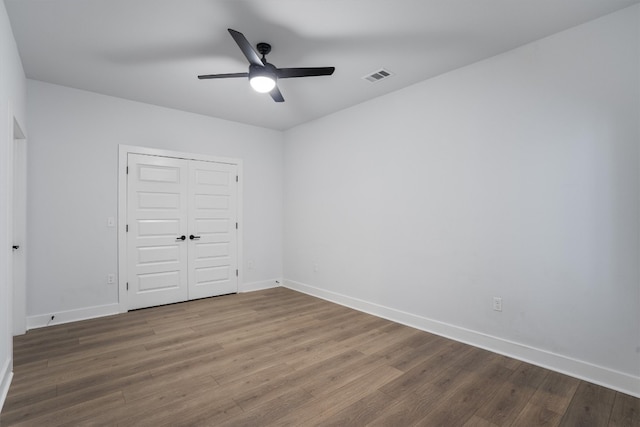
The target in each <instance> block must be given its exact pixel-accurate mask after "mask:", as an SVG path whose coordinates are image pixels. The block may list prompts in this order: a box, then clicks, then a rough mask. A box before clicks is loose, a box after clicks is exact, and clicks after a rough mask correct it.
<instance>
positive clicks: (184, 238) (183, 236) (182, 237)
mask: <svg viewBox="0 0 640 427" xmlns="http://www.w3.org/2000/svg"><path fill="white" fill-rule="evenodd" d="M186 239H187V236H185V235H184V234H183V235H182V236H180V237H176V240H186Z"/></svg>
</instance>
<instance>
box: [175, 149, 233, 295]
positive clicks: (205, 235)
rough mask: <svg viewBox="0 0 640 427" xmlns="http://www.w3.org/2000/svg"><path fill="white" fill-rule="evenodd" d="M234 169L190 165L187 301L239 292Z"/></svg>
mask: <svg viewBox="0 0 640 427" xmlns="http://www.w3.org/2000/svg"><path fill="white" fill-rule="evenodd" d="M237 188H238V184H237V166H236V165H231V164H224V163H212V162H204V161H196V160H192V161H190V162H189V189H188V194H189V196H188V200H189V210H188V218H189V219H188V223H189V226H188V228H189V235H188V236H187V238H188V245H189V255H188V257H189V299H196V298H204V297H209V296H214V295H223V294H229V293H234V292H237V291H238V276H237V274H238V273H237V269H238V255H237V245H238V239H237V228H236V227H237V221H238V219H237V216H238V209H237V204H238V200H237V198H238V191H237Z"/></svg>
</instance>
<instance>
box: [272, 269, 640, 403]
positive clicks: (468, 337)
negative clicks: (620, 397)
mask: <svg viewBox="0 0 640 427" xmlns="http://www.w3.org/2000/svg"><path fill="white" fill-rule="evenodd" d="M282 286H284V287H286V288H289V289H293V290H296V291H299V292H302V293H305V294H308V295H312V296H315V297H318V298H322V299H325V300H327V301H331V302H334V303H336V304H340V305H343V306H346V307H349V308H353V309H355V310H358V311H362V312H365V313H368V314H372V315H374V316H378V317H382V318H384V319H388V320H391V321H394V322H397V323H401V324H403V325H407V326H410V327H412V328H416V329H420V330H423V331H426V332H430V333H433V334H436V335H440V336H443V337H446V338H450V339H452V340H455V341H460V342H463V343H465V344H469V345H473V346H474V347H479V348H482V349H485V350H489V351H492V352H494V353H499V354H502V355H505V356H508V357H512V358H514V359H518V360H521V361H523V362H527V363H531V364H533V365H537V366H540V367H543V368H546V369H550V370H552V371H556V372H560V373H562V374H566V375H569V376H572V377H575V378H579V379H581V380H585V381H588V382H591V383H594V384H598V385H601V386H604V387H607V388H611V389H613V390H617V391H620V392H622V393H626V394H629V395H632V396H635V397H640V377H635V376H633V375H629V374H626V373H623V372H618V371H615V370H612V369H609V368H605V367H602V366H597V365H593V364H591V363H588V362H584V361H581V360H577V359H573V358H571V357H567V356H563V355H561V354H556V353H552V352H549V351H546V350H542V349H538V348H534V347H530V346H527V345H525V344H520V343H517V342H513V341H509V340H505V339H503V338H499V337H495V336H491V335H487V334H483V333H481V332H477V331H473V330H470V329H465V328H461V327H459V326H454V325H450V324H448V323H443V322H439V321H437V320H433V319H428V318H426V317H422V316H418V315H415V314H411V313H407V312H404V311H401V310H396V309H394V308H390V307H385V306H382V305H379V304H374V303H371V302H368V301H364V300H361V299H358V298H353V297H349V296H346V295H342V294H339V293H336V292H331V291H327V290H324V289H320V288H316V287H314V286H310V285H306V284H304V283H300V282H295V281H292V280H286V279H285V280H284V281H283V282H282Z"/></svg>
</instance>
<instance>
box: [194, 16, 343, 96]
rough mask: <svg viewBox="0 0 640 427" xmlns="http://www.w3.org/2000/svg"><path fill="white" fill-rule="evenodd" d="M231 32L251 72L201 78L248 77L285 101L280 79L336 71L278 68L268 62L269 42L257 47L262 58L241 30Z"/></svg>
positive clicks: (257, 86) (262, 90)
mask: <svg viewBox="0 0 640 427" xmlns="http://www.w3.org/2000/svg"><path fill="white" fill-rule="evenodd" d="M229 34H231V37H233V39H234V40H235V41H236V43H237V44H238V47H239V48H240V50H241V51H242V53H243V54H244V56H245V57H246V58H247V60H248V61H249V72H247V73H228V74H205V75H201V76H198V78H199V79H227V78H232V77H248V78H249V83H250V84H251V87H252V88H253V89H254V90H255V91H256V92H260V93H267V92H269V95H271V98H273V100H274V101H276V102H284V98H283V97H282V93H280V89H278V86H277V85H276V81H277V80H278V79H289V78H293V77H315V76H330V75H331V74H333V72H334V71H335V67H306V68H277V67H276V66H274V65H273V64H269V63H268V62H267V58H265V55H267V54H268V53H269V52H271V45H270V44H269V43H258V44H257V45H256V48H257V49H258V52H259V53H260V55H262V58H260V56H259V55H258V52H256V51H255V50H254V49H253V47H251V44H249V42H248V41H247V38H246V37H245V36H244V34H242V33H241V32H239V31H236V30H232V29H231V28H229Z"/></svg>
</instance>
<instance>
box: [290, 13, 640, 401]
mask: <svg viewBox="0 0 640 427" xmlns="http://www.w3.org/2000/svg"><path fill="white" fill-rule="evenodd" d="M639 28H640V6H634V7H631V8H628V9H625V10H622V11H620V12H617V13H615V14H613V15H609V16H606V17H604V18H601V19H598V20H596V21H592V22H590V23H587V24H585V25H582V26H579V27H576V28H573V29H570V30H567V31H565V32H562V33H559V34H557V35H554V36H551V37H549V38H546V39H543V40H540V41H538V42H535V43H532V44H529V45H526V46H523V47H521V48H518V49H516V50H513V51H510V52H507V53H505V54H502V55H499V56H496V57H493V58H490V59H488V60H485V61H482V62H479V63H476V64H473V65H471V66H468V67H465V68H462V69H459V70H456V71H454V72H450V73H448V74H445V75H441V76H439V77H437V78H434V79H431V80H428V81H425V82H422V83H420V84H417V85H414V86H412V87H409V88H406V89H404V90H401V91H398V92H395V93H392V94H389V95H387V96H384V97H381V98H377V99H375V100H373V101H370V102H366V103H364V104H361V105H358V106H355V107H353V108H350V109H347V110H344V111H341V112H338V113H336V114H333V115H331V116H328V117H325V118H323V119H320V120H317V121H315V122H311V123H308V124H305V125H302V126H299V127H296V128H294V129H292V130H289V131H287V132H286V133H285V144H286V145H285V168H286V169H285V191H284V194H285V209H284V212H285V243H284V248H285V249H284V253H285V258H284V259H285V283H286V285H287V286H290V287H292V288H296V289H300V290H303V291H305V292H309V293H312V294H316V295H319V296H323V297H325V298H328V299H332V300H335V301H340V302H342V303H345V304H349V305H352V306H355V307H359V308H361V309H365V310H368V311H371V312H374V313H378V314H382V315H385V316H387V317H392V318H395V319H399V320H401V321H404V322H406V323H410V324H415V325H416V326H419V327H423V328H425V329H431V330H434V331H436V332H439V333H442V334H445V335H449V336H452V337H455V338H458V339H461V340H463V341H468V342H472V343H474V344H476V345H481V346H484V347H488V348H492V349H494V350H497V351H499V352H503V353H508V354H512V355H515V356H517V357H519V358H521V359H526V360H530V361H532V362H534V363H538V364H541V365H545V366H549V367H551V368H554V369H557V370H560V371H565V372H569V373H571V374H573V375H576V376H581V377H586V378H588V379H590V380H592V381H594V382H599V383H602V384H606V385H609V386H612V387H614V388H618V389H621V390H625V391H627V392H630V393H634V394H636V395H640V285H639V284H640V274H639V260H640V247H639V246H640V224H639V222H640V220H639V218H640V208H639V204H640V202H639V196H640V176H639V172H638V171H639V159H640V156H639V146H640V142H639V141H640V125H639V119H640V67H639V62H640V45H639V40H640V37H639V36H640V34H639ZM380 84H384V83H380ZM316 265H317V271H314V269H315V266H316ZM493 296H499V297H502V301H503V311H502V312H496V311H492V307H491V305H492V297H493Z"/></svg>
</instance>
